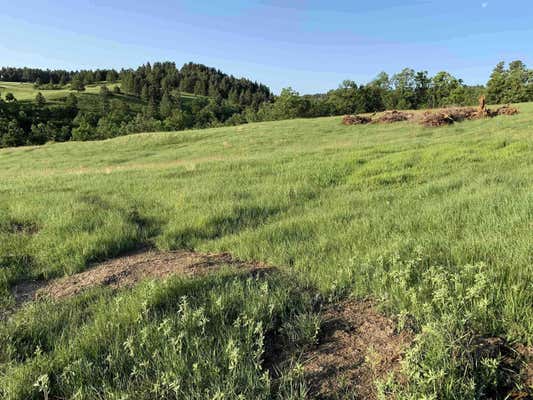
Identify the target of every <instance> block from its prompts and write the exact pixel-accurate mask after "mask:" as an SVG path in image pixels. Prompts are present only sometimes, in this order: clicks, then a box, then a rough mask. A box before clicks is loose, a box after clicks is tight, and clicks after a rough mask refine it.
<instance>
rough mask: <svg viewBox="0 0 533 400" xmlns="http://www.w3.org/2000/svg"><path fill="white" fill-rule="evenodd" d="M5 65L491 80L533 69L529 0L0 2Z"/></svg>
mask: <svg viewBox="0 0 533 400" xmlns="http://www.w3.org/2000/svg"><path fill="white" fill-rule="evenodd" d="M0 6H1V9H2V11H1V14H0V65H4V66H6V65H10V66H33V67H44V68H67V69H80V68H97V67H115V68H120V67H136V66H138V65H140V64H142V63H144V62H146V61H151V62H152V61H164V60H171V61H175V62H176V63H177V64H178V65H181V64H183V63H185V62H188V61H194V62H200V63H204V64H207V65H209V66H214V67H217V68H220V69H221V70H222V71H224V72H227V73H231V74H234V75H236V76H245V77H248V78H251V79H253V80H257V81H260V82H263V83H266V84H267V85H269V86H270V87H271V88H272V89H273V90H274V91H275V92H276V93H277V92H279V90H280V89H281V88H282V87H287V86H292V87H293V88H294V89H296V90H298V91H300V92H301V93H315V92H322V91H326V90H328V89H331V88H334V87H337V86H338V85H339V83H340V82H342V80H344V79H353V80H355V81H357V82H360V83H364V82H367V81H369V80H371V79H372V78H373V77H374V76H375V75H377V73H378V72H380V71H386V72H388V73H394V72H398V71H399V70H401V69H402V68H404V67H411V68H414V69H416V70H428V71H429V72H430V73H435V72H438V71H440V70H447V71H449V72H451V73H453V74H454V75H456V76H457V77H460V78H463V79H464V80H465V81H466V82H467V83H485V82H486V80H487V78H488V75H489V74H490V71H491V70H492V68H493V67H494V65H495V64H496V63H497V62H498V61H500V60H505V61H512V60H514V59H521V60H523V61H524V62H526V64H528V65H529V66H530V67H533V23H532V22H533V2H532V1H531V0H507V1H501V0H461V1H456V0H447V1H430V0H404V1H400V0H372V1H335V0H331V1H318V0H308V1H306V0H293V1H291V0H285V1H283V0H271V1H267V0H250V1H243V0H237V1H230V0H227V1H219V0H212V1H201V0H196V1H194V0H180V1H178V0H175V1H170V0H152V1H149V2H132V1H131V0H130V1H124V0H114V1H113V0H108V1H104V0H88V1H83V2H82V1H76V0H74V1H72V0H70V1H67V0H53V1H43V0H25V1H12V0H0Z"/></svg>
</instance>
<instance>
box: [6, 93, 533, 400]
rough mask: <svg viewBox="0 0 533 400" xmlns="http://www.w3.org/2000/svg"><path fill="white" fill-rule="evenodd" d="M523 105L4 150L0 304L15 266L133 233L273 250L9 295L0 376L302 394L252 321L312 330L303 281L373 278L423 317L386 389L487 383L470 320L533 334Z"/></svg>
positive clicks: (80, 393)
mask: <svg viewBox="0 0 533 400" xmlns="http://www.w3.org/2000/svg"><path fill="white" fill-rule="evenodd" d="M2 85H5V83H4V84H2ZM2 85H0V86H2ZM3 91H4V90H3ZM13 92H14V93H15V91H14V90H13ZM15 96H16V97H17V98H18V97H19V96H20V97H21V98H22V95H19V96H17V94H16V93H15ZM45 96H46V97H47V98H48V95H47V94H46V93H45ZM29 97H30V98H31V97H32V96H29ZM519 108H520V110H521V111H522V112H521V114H519V115H517V116H513V117H497V118H494V119H489V120H478V121H469V122H464V123H461V124H456V125H454V126H450V127H444V128H424V127H421V126H416V125H414V124H410V123H397V124H391V125H368V126H352V127H347V126H342V125H341V124H340V119H339V118H321V119H309V120H291V121H279V122H269V123H257V124H249V125H242V126H237V127H229V128H217V129H207V130H198V131H186V132H179V133H153V134H138V135H131V136H125V137H120V138H116V139H112V140H106V141H101V142H83V143H81V142H71V143H63V144H48V145H45V146H41V147H23V148H10V149H2V150H0V266H1V268H0V288H1V290H2V295H1V296H2V297H1V298H2V299H3V300H2V301H3V304H4V305H5V306H6V307H7V306H9V305H10V303H11V302H12V299H11V297H10V295H9V288H10V287H12V286H13V285H15V284H16V283H18V282H23V281H25V280H29V279H50V278H54V277H58V276H62V275H65V274H72V273H75V272H78V271H82V270H84V269H85V268H86V267H87V266H88V264H89V263H91V262H93V261H98V260H104V259H107V258H111V257H114V256H117V255H120V254H122V253H125V252H127V251H129V250H132V249H134V248H137V247H139V246H140V245H150V246H154V247H156V248H158V249H162V250H166V249H184V248H186V249H195V250H198V251H211V252H219V251H228V252H230V253H231V254H233V255H234V256H235V257H238V258H241V259H244V260H259V261H263V262H267V263H270V264H272V265H275V266H278V267H280V272H279V274H276V275H275V276H271V277H267V278H249V277H246V276H244V275H243V274H240V273H238V272H237V271H233V270H231V268H229V269H227V270H224V271H221V272H220V274H215V275H214V276H210V277H204V278H196V279H192V278H191V279H185V278H174V279H171V280H169V281H168V282H163V283H150V284H144V285H141V286H140V287H138V288H136V289H134V290H132V291H122V292H120V293H118V294H112V293H111V292H109V291H106V290H103V289H102V290H95V291H93V292H90V293H88V294H86V295H83V296H80V297H78V298H74V299H71V300H67V301H62V302H59V303H53V302H42V303H36V304H32V305H29V306H27V307H24V308H23V309H22V310H20V311H18V312H17V313H16V314H15V315H14V316H13V317H12V318H11V319H10V320H9V321H6V322H4V323H2V326H1V327H0V340H1V341H3V343H4V346H0V347H1V348H0V365H1V366H0V394H2V395H3V396H4V397H5V398H7V399H25V398H42V394H43V392H47V393H48V392H49V393H50V394H52V395H54V396H57V397H59V398H87V399H88V398H91V399H93V398H116V399H119V398H128V397H127V396H130V397H129V398H149V397H150V396H155V397H159V398H192V399H204V398H216V399H222V398H226V399H234V398H239V397H238V396H241V397H240V398H250V399H252V398H265V399H266V398H294V399H296V398H305V396H306V389H305V387H304V386H305V385H304V384H303V383H302V382H301V381H300V380H299V377H298V374H297V371H298V368H297V366H296V367H294V368H292V367H287V368H286V369H284V370H283V371H282V378H280V379H279V380H278V381H277V382H273V381H272V379H271V378H269V376H268V373H267V372H266V370H265V367H264V365H263V364H262V361H261V360H262V354H263V351H265V345H264V343H263V338H264V337H265V336H267V335H268V334H270V333H272V332H275V333H276V334H278V335H280V337H282V338H287V337H288V338H292V339H283V340H288V341H290V340H296V339H294V335H288V334H287V332H288V331H296V332H298V335H296V336H297V340H296V341H297V342H301V340H300V339H302V337H303V339H302V340H303V341H304V342H305V341H313V340H314V338H313V333H312V329H307V328H306V327H308V326H309V324H311V322H312V321H313V318H314V313H315V311H316V310H315V309H314V308H313V307H312V305H311V303H312V301H311V299H313V298H315V297H318V298H320V299H322V301H323V302H335V301H337V300H338V299H341V298H345V297H347V296H353V297H355V298H359V297H364V296H370V297H372V298H374V299H376V300H377V301H378V302H379V304H380V305H381V306H382V309H383V311H384V312H387V313H389V314H391V315H396V316H399V321H400V323H402V321H404V322H405V321H410V322H409V324H413V325H414V328H413V329H415V332H416V333H417V335H418V336H417V340H416V341H415V344H414V346H413V348H412V350H411V351H410V352H409V354H408V356H407V357H406V361H405V365H404V369H405V374H406V375H407V376H408V378H409V382H410V383H409V384H405V385H401V386H395V385H394V384H393V383H388V384H387V385H382V386H386V387H387V391H388V392H387V393H396V396H397V398H411V399H420V398H426V399H459V398H461V399H468V398H483V397H484V396H486V394H487V393H489V392H490V391H491V390H495V389H494V388H496V387H498V386H499V385H501V379H502V377H501V376H500V368H499V367H498V362H499V361H498V360H489V359H482V360H476V359H475V357H472V353H471V349H470V347H469V346H470V345H471V342H472V338H475V337H480V336H481V337H485V336H503V337H505V338H506V339H507V340H508V341H509V342H510V343H522V344H526V345H532V344H533V307H532V304H533V286H532V284H533V281H532V277H533V235H532V230H533V225H532V221H533V152H532V150H533V136H532V133H531V132H533V130H532V129H533V104H522V105H519ZM310 321H311V322H310ZM311 325H312V324H311ZM280 340H282V339H280ZM169 346H171V347H169ZM163 348H165V349H167V348H172V349H174V350H173V351H168V352H167V351H162V349H163ZM291 368H292V369H291ZM34 383H37V384H36V385H35V386H34ZM0 397H1V396H0Z"/></svg>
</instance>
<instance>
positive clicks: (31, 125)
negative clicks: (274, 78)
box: [0, 61, 533, 147]
mask: <svg viewBox="0 0 533 400" xmlns="http://www.w3.org/2000/svg"><path fill="white" fill-rule="evenodd" d="M0 80H2V81H5V82H21V84H32V85H33V87H34V88H35V90H36V95H35V99H34V100H33V101H19V100H17V98H16V96H15V95H14V94H13V93H11V92H6V91H3V92H0V147H9V146H21V145H27V144H43V143H46V142H48V141H67V140H95V139H106V138H110V137H115V136H120V135H125V134H129V133H135V132H153V131H170V130H184V129H190V128H205V127H215V126H221V125H236V124H242V123H248V122H256V121H268V120H279V119H287V118H306V117H319V116H331V115H342V114H355V113H364V112H377V111H383V110H386V109H421V108H435V107H446V106H464V105H473V104H476V103H477V99H478V97H479V96H480V95H481V94H484V95H486V96H487V99H488V101H489V102H490V103H510V102H525V101H533V71H532V70H529V69H528V68H527V66H526V65H525V64H524V63H523V62H521V61H513V62H511V63H510V64H509V66H508V67H506V65H505V63H503V62H501V63H499V64H498V65H497V66H496V67H495V69H494V71H493V72H492V74H491V76H490V79H489V81H488V83H487V85H486V86H482V85H479V86H469V85H466V84H465V83H464V82H463V81H462V80H461V79H459V78H456V77H454V76H452V75H451V74H449V73H447V72H439V73H437V74H436V75H434V76H430V75H429V74H428V72H427V71H418V72H417V71H414V70H412V69H408V68H406V69H404V70H402V71H401V72H399V73H397V74H394V75H392V76H389V75H388V74H386V73H384V72H382V73H380V74H379V75H378V76H377V77H376V78H375V79H374V80H372V81H371V82H369V83H367V84H357V83H356V82H353V81H349V80H347V81H344V82H343V83H342V84H341V85H340V86H339V87H338V88H336V89H333V90H330V91H329V92H327V93H324V94H315V95H300V94H299V93H297V92H295V91H294V90H292V89H291V88H286V89H283V90H282V91H281V93H280V95H279V96H274V95H273V94H272V92H271V91H270V89H269V88H268V87H267V86H265V85H263V84H260V83H257V82H253V81H251V80H248V79H244V78H236V77H234V76H231V75H227V74H225V73H223V72H221V71H219V70H217V69H215V68H209V67H206V66H204V65H200V64H194V63H188V64H185V65H184V66H183V67H182V68H181V69H179V68H177V67H176V64H175V63H172V62H162V63H154V64H153V65H152V64H150V63H147V64H145V65H142V66H140V67H139V68H137V69H136V70H133V69H122V70H121V71H116V70H113V69H98V70H83V71H65V70H40V69H34V68H11V67H4V68H2V69H0ZM95 84H96V85H99V86H100V88H99V89H98V92H97V93H85V90H86V87H87V86H88V85H93V86H94V85H95ZM0 90H1V89H0ZM47 90H56V91H57V90H64V96H63V97H61V98H60V99H56V100H54V101H49V100H47V99H46V93H47V92H46V91H47Z"/></svg>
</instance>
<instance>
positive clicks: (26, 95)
mask: <svg viewBox="0 0 533 400" xmlns="http://www.w3.org/2000/svg"><path fill="white" fill-rule="evenodd" d="M103 84H106V83H105V82H102V83H98V84H94V85H87V86H86V87H85V90H84V91H83V92H81V93H88V94H98V93H99V92H100V86H101V85H103ZM117 85H118V86H120V85H119V84H115V83H111V84H107V86H108V88H109V89H110V90H112V89H113V88H114V87H115V86H117ZM39 92H41V93H42V94H43V95H44V97H45V98H46V100H50V101H55V100H59V99H63V98H65V97H67V95H68V94H69V93H74V94H77V93H78V92H77V91H75V90H70V89H68V88H65V89H57V90H55V89H51V90H42V89H36V88H35V87H34V85H33V83H22V82H5V81H0V93H2V96H5V95H6V93H13V95H14V96H15V98H16V99H17V100H20V101H26V100H32V101H33V100H35V96H36V95H37V93H39Z"/></svg>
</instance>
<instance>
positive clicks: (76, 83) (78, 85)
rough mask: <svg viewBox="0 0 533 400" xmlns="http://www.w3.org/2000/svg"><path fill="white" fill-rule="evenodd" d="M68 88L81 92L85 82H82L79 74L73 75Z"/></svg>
mask: <svg viewBox="0 0 533 400" xmlns="http://www.w3.org/2000/svg"><path fill="white" fill-rule="evenodd" d="M70 89H71V90H76V91H78V92H83V91H84V90H85V84H84V83H83V79H82V77H81V76H80V75H76V76H74V78H73V79H72V81H71V82H70Z"/></svg>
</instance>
